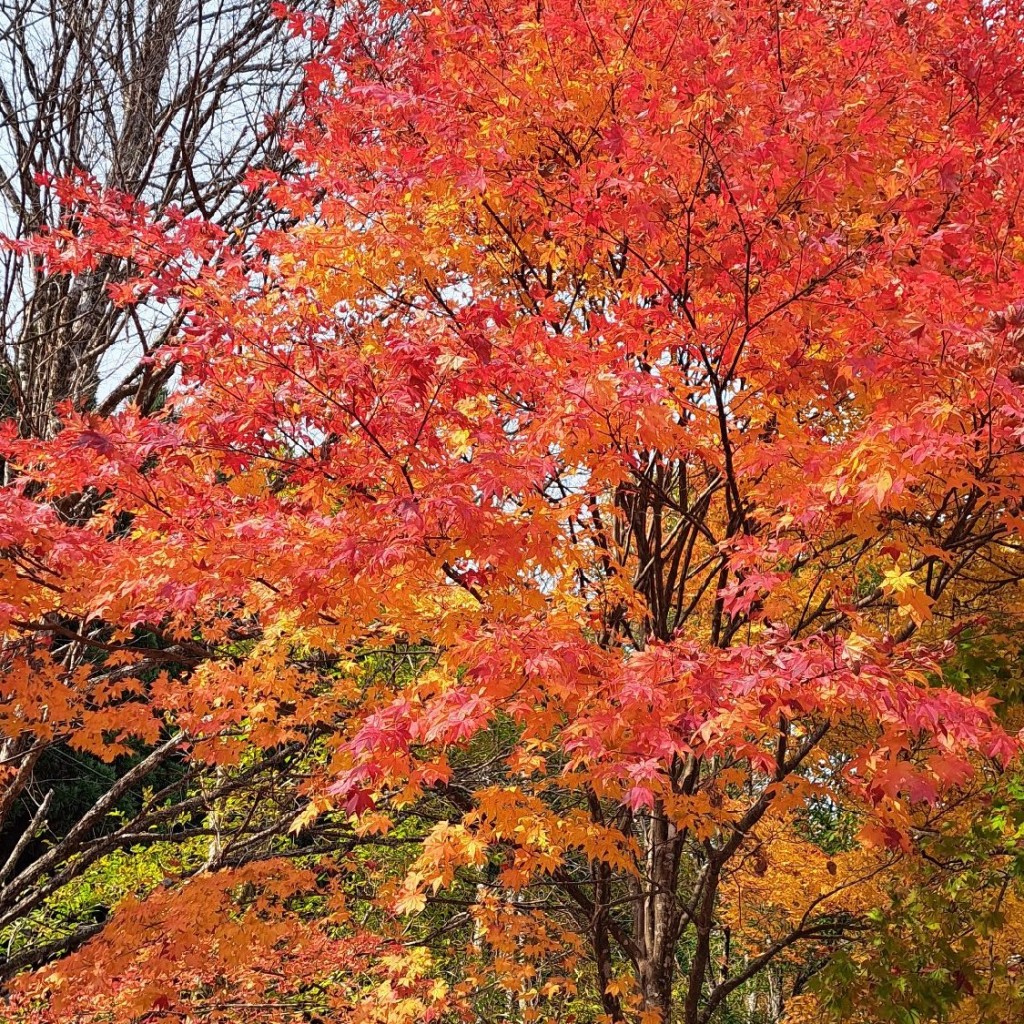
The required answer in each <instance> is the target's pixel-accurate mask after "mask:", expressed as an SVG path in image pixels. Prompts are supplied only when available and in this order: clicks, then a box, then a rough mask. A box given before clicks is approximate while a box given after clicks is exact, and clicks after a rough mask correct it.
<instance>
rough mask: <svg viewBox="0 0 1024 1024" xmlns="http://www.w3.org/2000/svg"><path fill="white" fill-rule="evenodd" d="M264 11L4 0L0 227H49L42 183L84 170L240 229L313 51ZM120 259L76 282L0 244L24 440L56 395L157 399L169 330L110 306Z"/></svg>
mask: <svg viewBox="0 0 1024 1024" xmlns="http://www.w3.org/2000/svg"><path fill="white" fill-rule="evenodd" d="M272 6H273V5H271V4H270V3H265V2H262V0H261V2H257V3H255V4H253V3H247V2H239V0H139V2H135V0H111V2H110V3H90V2H87V0H3V3H2V4H0V231H2V232H4V233H6V234H7V235H9V236H13V237H24V236H26V235H29V234H31V233H33V232H34V231H36V230H38V229H39V228H40V227H41V226H43V225H44V224H48V223H53V222H54V220H55V218H56V217H57V215H58V207H57V205H55V199H54V194H53V191H52V190H51V189H49V188H47V187H46V184H45V182H46V181H48V180H50V177H51V176H53V175H57V176H63V175H71V174H75V173H82V172H84V173H86V174H88V175H91V176H93V177H94V178H96V179H97V180H99V181H101V182H103V183H104V184H106V185H109V186H110V187H112V188H115V189H119V190H121V191H123V192H126V193H129V194H131V195H133V196H136V197H138V198H140V199H143V200H146V201H147V202H149V203H151V204H152V206H153V208H154V209H155V210H156V211H158V212H162V211H163V210H165V209H167V208H169V207H172V206H173V207H177V208H179V209H180V210H181V211H182V212H183V213H184V214H186V215H188V214H193V213H199V214H201V215H202V216H203V217H204V218H207V219H209V220H212V221H214V222H215V223H217V224H220V225H222V226H223V227H224V228H225V229H227V230H237V231H242V232H244V231H246V230H247V228H248V226H249V225H250V223H251V218H252V214H253V210H254V204H255V202H256V201H257V200H256V197H255V196H254V195H253V194H252V193H246V192H244V191H243V190H241V189H240V188H239V182H240V179H241V175H242V174H243V173H244V171H245V170H246V169H247V168H250V167H252V166H254V165H266V166H270V167H274V166H279V165H280V162H281V159H282V152H281V149H280V147H279V142H280V129H281V127H282V126H283V124H284V122H285V120H286V116H287V111H288V109H289V107H290V106H291V104H292V102H293V100H294V97H295V93H296V90H297V88H298V86H299V85H300V83H301V75H302V71H301V64H302V62H303V60H304V59H308V57H309V56H310V55H311V53H312V52H313V50H314V49H315V48H316V44H315V43H313V44H312V46H311V45H310V43H309V41H308V40H304V41H302V42H300V41H298V39H297V38H296V37H295V35H294V34H292V33H289V32H288V31H286V30H285V26H284V24H283V21H282V18H281V17H279V16H275V15H274V14H273V13H272V11H271V8H272ZM301 6H302V5H301V4H299V5H296V7H297V8H301ZM305 6H306V7H307V8H319V7H320V6H323V10H324V12H326V13H330V9H331V5H319V4H316V3H315V2H312V0H311V2H309V3H307V4H306V5H305ZM129 265H130V264H129V263H126V262H125V261H117V260H107V261H103V262H102V263H101V264H99V265H98V266H97V267H96V268H94V270H93V271H92V272H91V273H90V274H89V275H79V276H78V277H77V278H76V279H75V280H74V281H70V280H68V279H59V278H46V277H44V276H43V275H42V274H41V272H40V268H39V266H38V264H37V263H36V262H35V261H33V260H32V259H29V258H26V257H25V256H24V255H23V254H21V253H18V252H17V251H13V250H11V249H5V250H4V251H3V253H2V256H0V336H2V338H3V348H2V358H3V369H2V372H3V391H4V396H5V397H4V401H5V403H6V405H5V408H6V410H7V412H8V414H9V415H13V416H14V417H15V418H16V419H17V420H18V422H19V424H20V426H21V429H22V431H23V432H25V433H26V434H33V435H37V436H46V435H49V434H50V433H52V431H53V430H54V429H55V428H56V426H57V419H56V417H55V409H56V407H57V406H58V405H59V404H60V403H61V402H63V401H66V400H71V401H73V402H74V403H75V404H76V405H77V406H78V407H80V408H93V407H97V408H99V409H100V410H101V411H104V410H106V411H109V410H112V409H114V408H116V406H117V405H118V403H120V402H122V401H124V400H126V399H131V400H133V401H136V402H139V403H141V404H142V405H143V406H148V405H151V404H152V403H153V402H154V401H155V400H156V397H157V395H158V394H159V391H160V388H161V387H162V385H163V384H164V383H166V381H167V379H168V375H169V373H170V370H169V369H167V368H165V369H164V370H163V371H162V373H160V374H154V372H153V369H152V367H151V366H150V365H149V364H148V363H147V362H146V357H147V356H149V355H150V354H151V353H152V352H153V351H154V350H155V349H156V348H158V347H159V346H160V345H161V344H162V343H163V341H164V340H165V339H166V337H167V334H168V331H169V330H170V329H171V323H170V322H169V321H168V318H167V317H166V316H163V317H154V316H153V315H152V314H151V313H150V312H149V311H147V310H144V309H140V308H132V309H129V308H125V307H123V306H118V305H116V304H115V303H114V302H112V301H111V297H110V295H109V293H108V285H110V284H111V283H113V282H117V281H120V280H122V279H123V278H124V276H125V274H126V273H127V271H128V269H129Z"/></svg>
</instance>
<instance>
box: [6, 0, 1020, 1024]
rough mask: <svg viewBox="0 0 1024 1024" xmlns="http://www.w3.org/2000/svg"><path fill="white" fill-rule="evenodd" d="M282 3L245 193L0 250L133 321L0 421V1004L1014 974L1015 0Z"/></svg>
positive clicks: (993, 1003) (479, 1010)
mask: <svg viewBox="0 0 1024 1024" xmlns="http://www.w3.org/2000/svg"><path fill="white" fill-rule="evenodd" d="M278 13H279V14H280V15H281V16H282V17H286V18H288V19H289V21H290V26H291V28H292V30H293V31H294V32H296V33H297V34H300V35H307V36H309V37H310V38H312V39H314V40H316V41H318V43H320V44H321V50H320V56H318V57H317V58H316V59H314V60H312V61H309V62H307V63H306V65H305V85H304V88H303V91H302V95H301V104H300V105H299V107H298V113H297V114H296V115H295V116H294V118H293V119H292V122H291V124H290V126H289V128H288V129H287V131H286V133H285V136H284V142H283V144H284V146H285V147H286V150H287V153H288V156H289V158H290V160H291V161H292V162H293V166H292V168H291V169H290V170H287V171H282V170H280V169H276V170H275V169H270V168H258V167H253V168H251V169H250V171H249V173H248V174H247V176H246V179H245V181H246V186H247V187H248V188H250V189H253V190H256V189H259V190H263V192H264V194H265V195H266V197H267V200H268V202H269V203H270V204H271V205H272V207H273V210H272V212H270V213H268V214H267V215H266V220H265V222H264V223H263V224H262V225H261V226H257V228H255V229H254V230H253V232H252V233H251V234H250V235H247V236H246V237H240V236H239V233H237V232H236V233H232V232H228V231H226V230H224V228H222V227H220V226H218V225H217V224H215V223H214V222H213V221H212V220H209V219H204V218H203V217H202V216H201V215H199V214H198V213H189V214H186V213H185V212H184V211H181V210H178V209H177V208H175V207H173V206H171V207H161V208H159V209H153V208H151V207H150V206H147V205H145V204H144V203H143V202H142V201H141V200H140V199H138V198H137V197H132V196H129V195H127V194H125V193H124V192H121V191H116V190H112V189H110V188H108V187H106V186H105V185H103V184H101V183H100V182H98V181H96V180H95V179H93V178H91V177H90V176H88V175H87V174H84V173H77V174H72V175H70V176H65V177H61V178H57V179H54V180H53V181H52V182H51V185H52V187H53V188H54V190H55V194H56V196H57V197H58V199H59V201H60V203H61V207H62V209H63V211H64V212H63V216H62V218H61V219H60V221H59V222H58V223H55V224H52V225H50V226H49V227H47V228H44V229H43V230H41V231H40V232H38V233H36V234H35V235H33V236H32V237H30V238H25V239H22V240H19V241H16V242H14V243H12V244H13V245H14V246H16V247H18V251H20V252H24V253H28V254H31V256H32V258H33V259H35V260H37V261H38V262H39V264H40V265H41V266H44V267H45V268H46V270H47V272H48V273H50V274H53V275H57V276H58V277H60V276H64V277H67V276H70V278H71V279H72V280H74V279H76V278H78V277H81V276H82V275H90V274H93V273H94V272H95V271H96V268H97V266H99V265H102V264H103V261H108V260H111V259H116V260H119V261H127V264H128V265H130V267H131V268H132V269H131V274H130V275H129V276H127V277H125V278H124V279H122V280H119V281H117V282H115V283H112V284H111V285H110V289H109V292H110V295H111V297H112V299H113V300H114V301H115V302H116V303H118V304H119V305H121V306H123V307H124V308H125V309H128V310H130V309H131V308H132V307H133V305H134V304H136V303H140V302H146V303H153V302H157V303H166V304H167V306H168V308H169V309H170V310H171V311H173V313H174V316H175V317H176V319H177V321H178V322H180V325H181V326H180V329H179V330H178V332H177V333H176V335H175V336H174V337H173V338H172V339H170V340H169V341H168V342H167V344H165V345H164V346H162V347H161V349H160V351H157V352H154V353H153V355H152V356H151V357H149V358H150V359H151V360H152V365H153V367H154V368H158V367H160V366H161V365H172V364H173V365H174V366H175V367H177V368H178V372H179V373H180V376H179V378H178V379H177V382H176V383H175V385H174V387H173V389H172V390H171V393H170V394H169V396H168V398H167V401H166V403H165V404H164V405H163V407H162V408H161V409H159V410H156V411H154V410H153V409H151V408H140V407H138V406H133V405H127V406H123V407H121V408H119V409H118V410H117V411H114V412H112V413H111V414H110V415H109V416H105V417H101V416H99V415H97V414H95V413H91V412H87V411H82V410H81V409H75V408H74V407H72V406H71V405H70V404H68V405H65V406H64V407H63V408H62V410H61V412H60V422H61V429H60V431H59V432H57V433H56V434H55V436H53V437H52V438H50V439H48V440H45V441H38V440H33V439H25V438H24V437H22V436H21V433H20V432H19V431H18V429H17V427H16V425H11V426H9V428H8V429H7V430H6V433H5V434H4V436H3V442H2V447H3V451H2V454H3V456H4V458H6V459H7V460H8V462H9V464H10V465H11V466H12V467H14V468H15V470H16V472H15V473H14V475H15V476H16V479H15V480H14V482H13V483H12V484H11V485H10V486H8V487H6V488H4V489H3V490H0V504H2V512H0V531H2V534H0V545H2V556H3V561H2V562H0V573H2V576H0V578H2V581H3V583H2V591H0V630H2V631H3V677H2V683H0V685H2V691H0V695H2V699H0V730H2V733H3V735H4V736H5V737H12V738H17V739H18V741H19V742H20V743H21V744H22V747H21V748H20V749H23V750H33V751H34V750H37V749H44V748H46V747H47V746H48V745H51V744H53V743H55V742H58V741H59V742H60V743H63V744H66V745H67V747H68V749H69V750H72V751H77V752H81V753H83V754H87V755H89V756H90V757H93V758H96V759H99V762H103V761H106V762H112V763H115V764H116V765H119V766H120V767H119V769H118V772H119V778H120V780H122V783H123V780H125V779H128V780H129V781H128V782H127V783H124V784H122V783H119V784H118V785H116V786H115V787H114V788H113V789H111V790H110V792H111V793H113V794H115V796H114V797H112V798H110V799H109V800H107V803H105V804H103V803H102V802H101V803H100V804H97V805H94V811H92V812H90V814H92V817H91V818H90V817H89V816H88V815H87V816H86V817H85V818H83V820H82V822H81V823H79V824H78V825H76V826H73V827H72V828H71V829H70V831H69V832H67V833H66V834H65V835H64V836H62V837H60V840H59V842H58V843H56V844H55V845H54V846H53V849H54V850H61V849H63V851H64V852H63V853H62V854H60V855H58V854H54V855H53V856H52V857H50V856H48V855H47V856H43V857H41V858H39V859H36V860H33V861H32V862H31V863H30V864H29V865H28V866H27V867H22V866H20V864H19V856H20V853H21V850H19V849H18V848H17V847H16V848H15V849H14V851H13V852H12V853H11V854H10V858H9V859H8V862H7V864H6V866H5V867H3V868H2V869H0V886H2V888H0V929H4V928H7V929H8V931H7V932H2V933H0V934H2V935H4V936H6V940H5V941H9V942H11V943H16V942H17V941H18V935H19V934H20V932H19V928H21V929H22V930H23V929H24V927H25V926H24V925H23V924H20V923H19V922H22V921H23V920H25V917H24V915H25V912H26V908H28V909H31V910H33V911H38V910H41V911H42V912H44V913H51V914H53V913H56V908H62V910H61V912H62V913H64V914H66V917H67V923H66V927H67V928H69V929H73V928H79V927H82V926H83V919H82V911H81V910H80V909H79V910H75V909H74V908H71V909H68V901H69V900H72V899H80V898H81V892H82V886H83V885H86V884H90V885H94V886H99V885H100V881H99V879H100V877H101V876H102V875H103V872H107V873H108V874H111V873H113V874H114V875H117V876H118V878H120V879H121V881H119V882H109V881H108V882H106V883H104V884H107V885H108V888H109V887H110V886H112V887H113V892H112V894H111V893H109V892H108V895H106V896H104V897H103V898H102V899H101V900H100V901H99V902H100V903H102V905H103V906H104V908H105V909H108V910H109V911H110V916H109V919H106V918H105V919H104V920H102V921H99V922H95V923H93V924H90V925H88V927H89V928H90V931H89V936H91V937H89V938H88V941H86V942H85V944H84V945H81V948H79V949H78V950H77V951H76V952H73V953H70V954H69V955H67V956H64V957H62V958H60V959H58V960H56V961H55V962H53V963H51V964H49V965H48V966H45V967H43V968H41V969H39V970H37V971H35V972H31V973H28V974H26V975H23V976H21V977H19V978H17V979H16V980H15V981H14V982H13V984H12V989H11V992H12V995H11V1004H10V1005H11V1009H10V1011H9V1013H10V1015H11V1017H12V1019H22V1018H30V1019H34V1020H39V1021H45V1020H51V1019H52V1020H60V1021H82V1022H86V1021H97V1022H98V1021H101V1020H103V1021H106V1020H112V1021H115V1022H129V1021H155V1020H162V1019H177V1020H188V1021H192V1020H197V1021H198V1020H204V1021H205V1020H221V1021H231V1022H243V1021H244V1022H248V1021H253V1022H256V1021H259V1022H276V1021H282V1022H283V1021H295V1020H301V1019H304V1020H331V1021H338V1022H348V1021H352V1022H364V1021H366V1022H369V1021H374V1022H376V1021H380V1022H384V1021H387V1022H389V1024H396V1022H402V1021H409V1022H412V1021H431V1020H445V1021H448V1020H451V1021H455V1020H479V1021H482V1022H483V1021H486V1022H491V1021H496V1020H516V1021H520V1020H521V1021H524V1022H530V1021H547V1020H551V1021H553V1020H578V1021H581V1022H582V1021H598V1020H601V1021H636V1022H639V1024H656V1022H658V1021H661V1022H663V1024H669V1022H680V1024H705V1022H708V1024H710V1022H720V1021H721V1022H724V1021H740V1020H743V1021H751V1022H752V1021H758V1020H773V1021H779V1020H783V1019H785V1020H789V1021H790V1022H792V1024H799V1022H801V1021H805V1020H810V1019H815V1020H817V1019H821V1017H822V1016H823V1015H828V1014H832V1015H835V1016H837V1017H839V1018H842V1019H845V1020H849V1021H881V1020H886V1019H891V1020H896V1021H902V1022H915V1021H933V1020H934V1021H939V1020H945V1019H954V1020H964V1021H966V1020H971V1021H991V1022H993V1024H996V1022H1001V1021H1005V1020H1007V1019H1014V1017H1015V1016H1017V1015H1018V1014H1019V1012H1020V1010H1021V1005H1022V1001H1024V1000H1022V991H1021V987H1020V983H1019V971H1020V963H1019V955H1018V954H1017V953H1015V952H1014V950H1015V949H1016V948H1017V944H1018V942H1019V936H1018V933H1019V931H1020V928H1021V924H1020V922H1021V920H1022V918H1021V909H1020V899H1021V895H1022V894H1021V893H1020V891H1019V888H1018V884H1019V883H1018V879H1019V877H1020V873H1021V870H1020V869H1021V866H1022V865H1021V861H1020V855H1021V851H1020V848H1019V847H1020V835H1021V834H1022V828H1024V803H1022V799H1021V798H1022V795H1024V791H1022V789H1021V786H1022V781H1024V780H1022V779H1021V775H1020V767H1019V763H1018V754H1019V750H1020V741H1019V738H1018V736H1017V730H1018V729H1019V726H1020V724H1021V723H1020V717H1021V716H1020V713H1019V708H1020V697H1019V692H1018V689H1019V687H1018V683H1017V680H1018V677H1019V669H1018V667H1017V662H1018V646H1019V625H1020V609H1021V604H1020V583H1021V580H1022V578H1024V541H1022V537H1021V533H1022V530H1024V443H1022V438H1024V235H1022V232H1021V229H1020V227H1019V226H1018V206H1019V204H1020V201H1021V197H1022V194H1024V46H1022V42H1024V33H1022V28H1024V9H1022V8H1021V6H1020V5H1019V4H1016V3H1010V4H1005V5H998V6H996V5H992V4H987V3H981V2H969V0H952V2H949V3H946V2H941V3H917V2H910V3H904V2H896V0H858V2H854V3H833V2H829V0H810V2H806V3H804V2H801V3H796V2H792V3H790V2H784V0H730V2H722V0H686V2H683V0H661V2H658V3H640V4H638V3H636V2H635V0H629V2H626V0H529V2H522V0H454V2H452V3H446V4H444V5H439V6H437V7H430V6H428V5H427V4H422V5H420V4H415V3H410V2H408V0H385V2H381V3H379V4H372V5H362V4H352V5H346V6H345V7H344V8H342V9H341V11H340V12H339V16H338V17H337V18H336V19H335V20H334V22H333V23H331V24H328V22H327V21H326V20H324V19H322V18H319V17H314V16H307V15H304V14H302V13H299V12H288V11H287V10H286V9H284V8H281V9H279V10H278ZM162 361H165V362H162ZM25 763H27V762H25ZM157 764H159V765H161V766H163V768H165V769H166V770H167V772H168V773H170V774H169V776H168V778H167V779H166V780H164V781H163V782H162V783H161V784H160V785H159V786H151V785H149V784H147V786H146V787H144V788H139V787H138V786H136V788H135V789H132V786H133V785H134V780H135V779H136V778H137V777H136V776H133V775H132V772H138V771H140V770H141V766H144V765H147V766H149V767H150V768H151V767H153V766H154V765H157ZM10 770H11V771H15V770H19V769H17V765H15V767H14V768H12V769H10ZM32 770H33V767H30V768H29V769H28V771H32ZM146 770H147V771H148V768H147V769H146ZM118 787H120V788H118ZM129 791H131V793H132V794H134V795H133V796H132V799H136V800H138V801H139V802H140V806H141V807H142V808H143V810H144V813H143V815H142V817H141V819H136V818H132V819H131V821H132V822H133V824H131V825H130V827H129V825H127V824H126V825H124V826H122V827H117V826H116V821H115V825H114V827H109V825H108V826H105V827H104V828H99V825H100V823H101V821H103V822H106V821H107V819H108V818H109V817H110V815H111V814H112V813H115V812H116V811H117V808H116V807H115V804H116V801H117V799H120V798H121V797H123V796H124V797H125V798H127V796H126V794H128V793H129ZM95 807H99V810H98V811H95ZM2 810H3V808H2V807H0V811H2ZM46 813H47V807H46V801H45V800H44V801H43V802H42V803H40V804H39V805H38V809H37V811H36V813H35V816H34V817H33V818H32V820H31V822H30V825H29V828H28V830H27V831H26V832H25V833H24V836H25V837H28V838H24V840H23V842H25V843H27V842H29V841H30V839H31V838H32V836H33V835H34V834H35V831H37V830H38V829H39V827H40V823H41V822H42V821H43V820H44V819H45V817H46ZM136 821H141V824H138V823H134V822H136ZM69 837H70V839H69ZM20 842H22V840H19V843H20ZM61 844H63V846H61ZM61 858H64V859H61ZM76 865H77V866H76ZM86 868H87V869H88V870H85V869H86ZM103 877H106V876H103ZM125 878H127V879H128V881H127V882H126V881H124V879H125ZM5 900H7V901H8V902H7V903H5ZM5 906H6V907H7V908H8V909H7V910H6V911H5V910H4V908H5Z"/></svg>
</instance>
